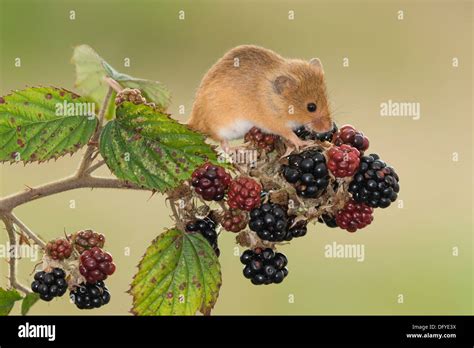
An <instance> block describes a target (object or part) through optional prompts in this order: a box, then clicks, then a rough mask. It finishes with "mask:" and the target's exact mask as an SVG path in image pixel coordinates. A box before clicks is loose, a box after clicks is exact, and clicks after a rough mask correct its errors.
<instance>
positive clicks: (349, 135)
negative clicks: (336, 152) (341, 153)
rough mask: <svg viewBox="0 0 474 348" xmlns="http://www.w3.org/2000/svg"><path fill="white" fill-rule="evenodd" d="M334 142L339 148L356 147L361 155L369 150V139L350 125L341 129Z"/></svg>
mask: <svg viewBox="0 0 474 348" xmlns="http://www.w3.org/2000/svg"><path fill="white" fill-rule="evenodd" d="M332 142H333V143H334V144H335V145H337V146H339V145H342V144H347V145H350V146H352V147H355V148H356V149H357V150H359V151H360V152H361V153H364V151H365V150H367V149H368V148H369V138H367V137H366V136H364V133H362V132H359V131H358V130H357V129H355V128H354V126H351V125H349V124H346V125H344V126H342V127H341V129H340V130H339V131H338V132H337V133H336V134H335V135H334V137H333V141H332Z"/></svg>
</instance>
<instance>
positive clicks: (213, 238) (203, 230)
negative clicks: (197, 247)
mask: <svg viewBox="0 0 474 348" xmlns="http://www.w3.org/2000/svg"><path fill="white" fill-rule="evenodd" d="M216 226H217V224H216V222H215V221H214V220H213V219H212V218H211V217H209V216H207V217H205V218H204V219H197V220H196V221H193V222H189V223H188V224H187V225H186V231H187V232H199V233H200V234H202V236H203V237H204V238H205V239H206V240H207V241H208V242H209V244H210V245H211V247H212V249H214V252H215V253H216V255H217V256H218V257H219V255H220V254H221V251H220V250H219V246H218V245H217V232H216Z"/></svg>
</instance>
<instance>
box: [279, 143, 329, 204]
mask: <svg viewBox="0 0 474 348" xmlns="http://www.w3.org/2000/svg"><path fill="white" fill-rule="evenodd" d="M283 176H284V178H285V180H286V181H287V182H289V183H290V184H294V185H295V188H296V192H297V194H298V195H299V196H301V197H303V198H316V197H318V196H319V195H321V193H322V192H324V190H325V189H326V187H327V186H328V183H329V175H328V168H327V166H326V159H325V158H324V156H323V154H322V153H321V152H319V151H317V150H307V151H304V152H302V153H300V154H297V155H290V156H289V157H288V165H284V166H283Z"/></svg>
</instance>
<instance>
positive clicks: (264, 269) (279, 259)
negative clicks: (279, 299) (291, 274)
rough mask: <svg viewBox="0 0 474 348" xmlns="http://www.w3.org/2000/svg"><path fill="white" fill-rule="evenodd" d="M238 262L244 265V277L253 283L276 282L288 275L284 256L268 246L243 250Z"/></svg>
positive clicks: (266, 283) (286, 261)
mask: <svg viewBox="0 0 474 348" xmlns="http://www.w3.org/2000/svg"><path fill="white" fill-rule="evenodd" d="M240 262H242V263H243V264H244V265H245V267H244V269H243V274H244V277H245V278H247V279H250V281H251V282H252V284H254V285H261V284H265V285H268V284H272V283H274V284H278V283H281V282H282V281H283V279H285V278H286V276H287V275H288V269H287V268H286V265H287V264H288V260H287V258H286V256H285V255H283V254H282V253H275V252H274V251H273V250H272V249H270V248H266V249H263V250H262V249H261V248H256V249H255V250H251V249H248V250H245V251H244V252H243V254H242V256H240Z"/></svg>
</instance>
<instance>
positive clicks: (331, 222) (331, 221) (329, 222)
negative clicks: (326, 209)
mask: <svg viewBox="0 0 474 348" xmlns="http://www.w3.org/2000/svg"><path fill="white" fill-rule="evenodd" d="M318 222H320V223H322V224H326V226H327V227H330V228H335V227H337V222H336V218H335V217H334V216H330V215H327V214H323V215H321V216H320V217H319V218H318Z"/></svg>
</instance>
